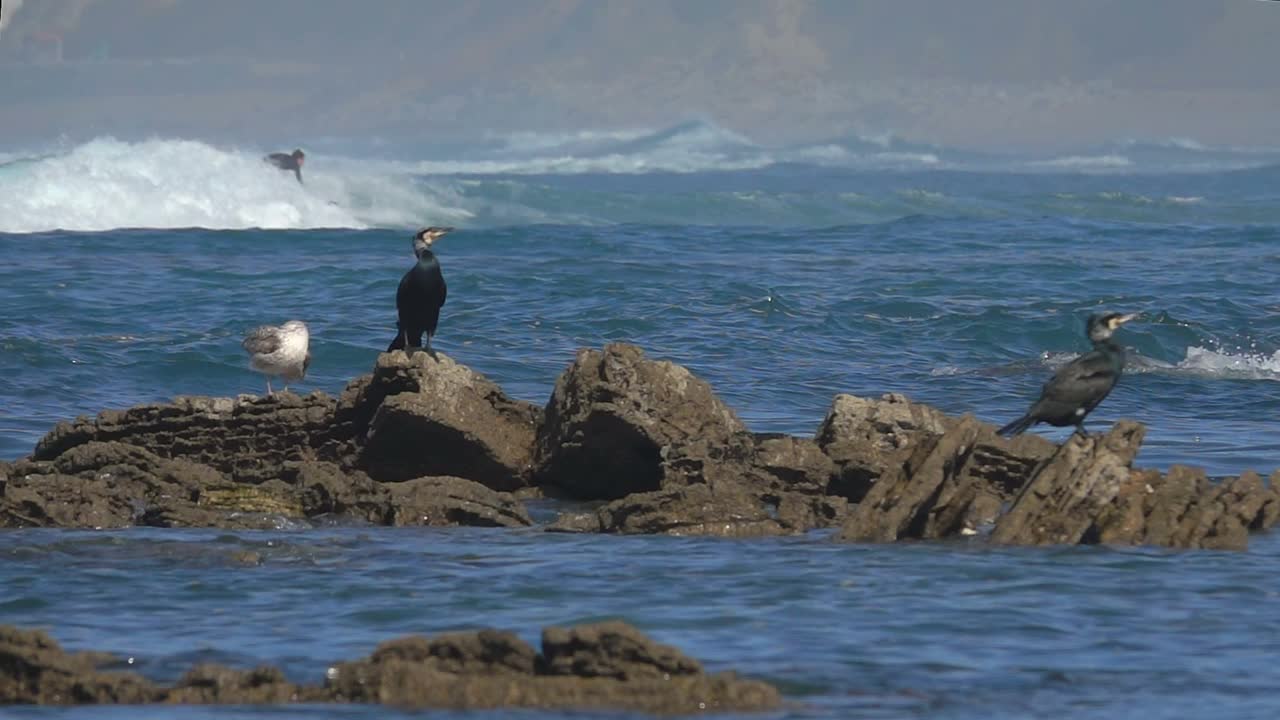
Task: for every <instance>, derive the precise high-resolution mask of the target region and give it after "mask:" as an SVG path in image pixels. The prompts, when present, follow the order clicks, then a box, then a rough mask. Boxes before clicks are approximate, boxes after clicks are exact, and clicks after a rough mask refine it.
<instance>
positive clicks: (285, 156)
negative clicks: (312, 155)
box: [262, 150, 307, 184]
mask: <svg viewBox="0 0 1280 720" xmlns="http://www.w3.org/2000/svg"><path fill="white" fill-rule="evenodd" d="M262 160H263V162H267V163H270V164H272V165H275V166H276V167H278V168H280V169H281V170H292V171H293V176H294V177H296V178H298V184H302V164H303V163H304V162H306V161H307V154H306V153H304V152H302V151H301V150H294V151H293V152H291V153H271V154H270V155H268V156H266V157H264V158H262Z"/></svg>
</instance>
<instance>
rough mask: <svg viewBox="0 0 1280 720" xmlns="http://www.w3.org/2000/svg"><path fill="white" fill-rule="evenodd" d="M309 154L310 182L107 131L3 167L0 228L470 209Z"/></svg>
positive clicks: (429, 216)
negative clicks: (132, 140)
mask: <svg viewBox="0 0 1280 720" xmlns="http://www.w3.org/2000/svg"><path fill="white" fill-rule="evenodd" d="M308 159H309V160H310V162H308V164H307V166H306V168H305V169H304V171H303V172H304V179H305V180H306V183H307V184H306V185H305V186H302V185H299V184H298V183H297V182H295V181H294V178H293V176H292V175H290V174H287V173H283V172H280V171H278V170H276V169H274V168H272V167H270V166H268V165H266V164H265V163H263V162H262V160H261V156H260V154H259V153H257V152H248V151H241V150H227V149H221V148H217V147H213V146H211V145H208V144H205V143H201V142H194V141H187V140H148V141H144V142H137V143H130V142H122V141H118V140H114V139H110V138H100V139H97V140H93V141H91V142H88V143H85V144H83V145H80V146H77V147H75V148H74V149H72V150H71V151H69V152H65V153H60V154H54V155H50V156H45V157H41V158H38V159H34V160H31V161H21V162H16V163H10V164H9V165H6V166H4V167H0V232H16V233H23V232H40V231H46V230H55V229H64V230H87V231H93V230H106V229H111V228H123V227H128V228H167V227H206V228H220V229H241V228H253V227H262V228H315V227H350V228H362V227H368V226H373V225H390V226H402V225H403V226H408V225H416V224H419V223H423V222H436V221H438V222H455V221H458V220H460V219H464V218H465V217H466V216H467V214H468V213H467V211H466V210H465V209H463V208H461V207H458V206H455V205H450V204H449V203H448V202H447V199H448V198H447V197H445V198H444V200H446V201H445V202H442V201H441V199H439V198H438V195H439V194H436V195H433V193H432V192H430V188H426V189H424V188H422V187H413V183H411V182H410V181H409V179H408V178H407V177H403V176H402V177H396V176H394V174H392V173H391V172H390V171H388V170H387V169H385V168H379V167H378V166H377V165H374V164H370V163H360V162H346V163H340V162H334V163H329V162H326V161H325V160H324V159H316V158H308ZM445 194H446V195H447V193H445Z"/></svg>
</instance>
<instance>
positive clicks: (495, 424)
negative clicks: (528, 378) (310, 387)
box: [335, 351, 542, 490]
mask: <svg viewBox="0 0 1280 720" xmlns="http://www.w3.org/2000/svg"><path fill="white" fill-rule="evenodd" d="M541 414H542V413H541V410H540V409H539V408H538V407H537V406H536V405H533V404H530V403H526V402H521V401H519V400H513V399H511V398H509V397H507V396H506V395H505V394H504V393H503V392H502V389H501V388H499V387H498V386H497V385H495V384H494V383H493V382H491V381H490V380H489V379H488V378H486V377H484V376H483V375H481V374H479V373H477V372H475V371H474V370H472V369H470V368H468V367H466V366H465V365H459V364H458V363H456V362H454V361H453V360H452V359H450V358H449V357H447V356H445V355H444V354H441V353H437V354H436V355H435V357H432V356H431V355H429V354H428V353H425V352H418V353H414V354H413V355H412V356H409V355H406V354H405V353H404V352H401V351H396V352H391V353H383V354H382V355H380V356H378V361H377V364H376V365H375V367H374V371H373V374H372V375H370V376H365V377H363V378H360V379H357V380H355V381H353V382H352V383H351V384H350V385H348V387H347V389H346V390H345V391H344V392H343V393H342V397H341V399H340V400H339V403H338V408H337V411H336V414H335V418H336V421H337V422H338V423H339V425H344V426H347V427H351V428H355V429H357V430H359V429H361V428H367V430H366V431H365V432H366V435H365V437H364V440H363V448H362V450H361V452H360V457H359V461H358V462H359V465H360V467H361V468H362V469H364V470H365V471H367V472H368V473H369V475H370V476H372V477H373V478H374V479H376V480H379V481H395V480H408V479H411V478H417V477H422V476H428V475H430V476H441V475H452V476H457V477H465V478H467V479H469V480H475V481H476V482H480V483H483V484H484V485H487V486H488V487H491V488H494V489H495V490H515V489H517V488H520V487H523V486H524V485H527V484H528V479H529V475H530V471H531V467H532V454H533V444H534V433H535V430H536V428H537V426H538V422H539V420H540V419H541Z"/></svg>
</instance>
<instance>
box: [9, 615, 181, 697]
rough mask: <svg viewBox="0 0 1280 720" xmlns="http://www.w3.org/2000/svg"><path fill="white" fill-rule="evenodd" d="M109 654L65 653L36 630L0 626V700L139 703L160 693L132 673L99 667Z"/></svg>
mask: <svg viewBox="0 0 1280 720" xmlns="http://www.w3.org/2000/svg"><path fill="white" fill-rule="evenodd" d="M112 660H113V658H112V657H111V656H110V655H106V654H103V653H69V652H66V651H64V650H63V649H62V648H61V647H60V646H59V645H58V643H57V642H55V641H54V640H53V638H51V637H49V636H48V635H47V634H45V633H43V632H41V631H39V630H22V629H19V628H15V627H13V626H11V625H0V705H31V704H35V705H85V704H120V705H139V704H142V703H153V702H159V701H160V699H161V697H162V694H161V693H160V692H159V691H158V690H157V689H156V688H155V686H154V685H152V684H151V683H150V682H149V681H147V680H145V679H143V678H142V677H140V676H138V675H135V674H133V673H117V672H110V673H109V672H99V671H98V667H100V666H102V665H105V664H107V663H108V662H111V661H112Z"/></svg>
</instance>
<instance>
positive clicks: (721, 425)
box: [536, 343, 746, 500]
mask: <svg viewBox="0 0 1280 720" xmlns="http://www.w3.org/2000/svg"><path fill="white" fill-rule="evenodd" d="M745 433H746V427H745V426H744V425H743V424H742V421H741V420H739V419H738V416H737V415H735V414H734V412H733V410H731V409H729V407H728V406H727V405H725V404H724V403H723V402H721V400H720V399H719V398H718V397H716V395H715V393H714V392H713V391H712V390H711V386H710V385H708V384H707V383H706V382H705V381H703V380H701V379H699V378H697V377H695V376H694V375H693V374H692V373H690V372H689V371H688V370H687V369H685V368H683V367H681V366H679V365H676V364H674V363H670V362H666V361H656V360H650V359H648V358H646V357H645V355H644V352H643V351H642V350H640V348H638V347H636V346H634V345H626V344H621V343H615V344H612V345H606V346H605V348H604V350H603V351H601V350H580V351H578V355H577V357H576V358H575V359H574V362H573V364H572V365H571V366H570V367H569V369H568V370H566V371H565V372H564V374H562V375H561V376H560V379H559V380H558V381H557V382H556V386H555V390H554V392H553V393H552V395H551V399H550V401H549V402H548V403H547V407H546V416H545V422H544V423H543V425H542V428H541V429H540V430H539V432H538V442H537V457H536V462H537V465H538V470H537V476H538V478H539V482H540V483H541V484H549V485H555V486H557V487H559V488H560V489H562V490H563V491H564V492H565V493H567V494H568V495H570V496H572V497H577V498H581V499H588V500H592V499H603V500H613V499H617V498H621V497H624V496H626V495H629V494H631V493H637V492H651V491H654V490H657V489H659V488H660V487H661V485H662V479H663V472H662V459H663V455H664V453H665V452H667V451H668V449H669V448H678V447H680V446H683V445H687V444H689V443H690V442H693V441H695V440H696V441H699V442H702V443H705V444H706V445H709V446H713V447H718V446H723V445H727V444H729V443H730V442H731V441H732V440H733V439H734V438H735V437H736V436H741V435H745Z"/></svg>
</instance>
